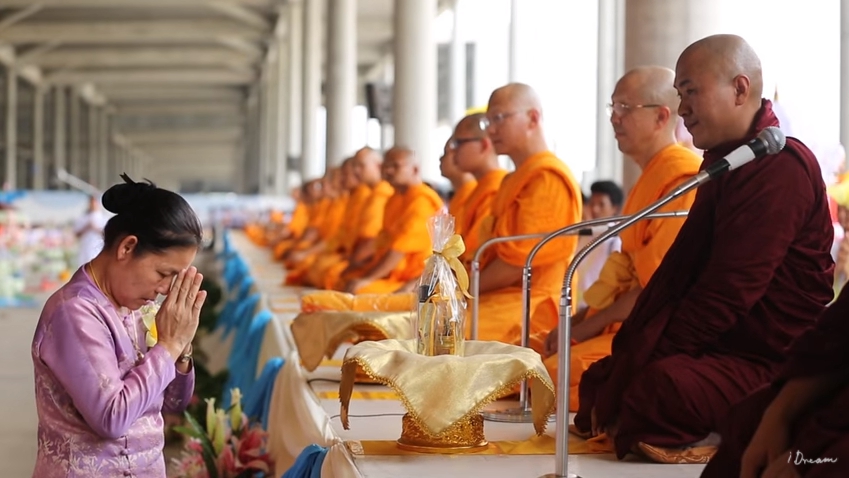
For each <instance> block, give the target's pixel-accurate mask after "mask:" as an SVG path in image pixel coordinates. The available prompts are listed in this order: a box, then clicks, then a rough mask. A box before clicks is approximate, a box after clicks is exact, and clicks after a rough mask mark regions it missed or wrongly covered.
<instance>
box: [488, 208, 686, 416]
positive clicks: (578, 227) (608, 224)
mask: <svg viewBox="0 0 849 478" xmlns="http://www.w3.org/2000/svg"><path fill="white" fill-rule="evenodd" d="M680 217H687V211H672V212H658V213H654V214H648V215H646V216H644V217H641V218H640V219H639V220H648V219H669V218H680ZM630 218H631V216H614V217H608V218H604V219H595V220H590V221H585V222H580V223H577V224H574V225H572V226H567V227H564V228H562V229H559V230H557V231H554V232H552V233H551V234H548V235H547V236H545V237H544V238H543V239H542V240H540V241H539V243H537V245H536V246H534V248H533V249H531V252H530V254H528V257H527V259H526V260H525V268H524V270H523V271H522V272H523V273H522V305H523V307H522V347H525V348H527V347H528V346H529V344H528V342H529V340H530V334H531V268H532V266H531V263H532V262H533V260H534V258H535V257H536V255H537V253H538V252H539V251H540V249H542V247H543V246H544V245H546V244H548V243H549V242H551V241H552V240H553V239H556V238H558V237H560V236H568V235H574V234H575V233H576V232H577V235H580V236H585V235H587V236H589V235H595V234H596V233H597V232H602V233H603V232H605V231H606V230H609V229H610V228H613V227H616V226H617V225H618V224H619V223H621V222H622V221H625V220H628V219H630ZM590 223H592V224H590ZM599 223H601V225H602V226H604V227H605V229H602V231H596V230H595V228H594V227H593V226H597V225H599ZM609 238H610V237H608V239H609ZM599 244H601V243H599ZM529 396H530V388H529V387H528V381H527V380H523V381H522V385H521V388H520V389H519V406H518V407H516V408H507V409H503V410H492V411H487V412H483V413H481V415H482V416H483V418H484V420H490V421H494V422H509V423H531V422H532V421H533V415H532V414H531V404H530V401H529V400H528V397H529Z"/></svg>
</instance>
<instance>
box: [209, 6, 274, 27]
mask: <svg viewBox="0 0 849 478" xmlns="http://www.w3.org/2000/svg"><path fill="white" fill-rule="evenodd" d="M209 8H210V9H212V10H214V11H216V12H218V13H221V14H224V15H226V16H228V17H230V18H232V19H233V20H237V21H239V22H242V23H244V24H245V25H248V26H250V27H253V28H258V29H260V30H262V31H267V30H268V29H269V28H271V23H269V21H268V20H267V19H266V18H265V17H263V16H262V15H260V14H259V13H256V12H254V11H252V10H249V9H248V8H245V7H243V6H241V5H237V4H235V3H233V2H229V1H222V0H215V1H212V2H210V3H209Z"/></svg>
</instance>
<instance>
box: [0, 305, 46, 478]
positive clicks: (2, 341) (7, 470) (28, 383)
mask: <svg viewBox="0 0 849 478" xmlns="http://www.w3.org/2000/svg"><path fill="white" fill-rule="evenodd" d="M40 312H41V309H40V308H39V309H0V364H2V366H0V476H2V477H3V478H28V477H30V476H32V468H33V465H34V464H35V455H36V449H37V441H36V430H37V426H38V418H37V416H36V413H35V397H34V392H33V389H34V386H33V377H32V359H31V358H30V344H31V343H32V333H33V331H34V330H35V326H36V324H37V323H38V316H39V313H40Z"/></svg>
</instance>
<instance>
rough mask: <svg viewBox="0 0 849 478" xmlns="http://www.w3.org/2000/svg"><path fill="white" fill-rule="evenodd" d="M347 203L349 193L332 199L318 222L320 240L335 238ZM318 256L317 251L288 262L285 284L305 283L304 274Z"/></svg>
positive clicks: (303, 245)
mask: <svg viewBox="0 0 849 478" xmlns="http://www.w3.org/2000/svg"><path fill="white" fill-rule="evenodd" d="M347 204H348V195H347V194H343V195H340V196H339V197H336V198H333V199H332V200H331V201H330V204H329V205H328V207H327V213H326V214H325V216H324V217H323V218H322V219H321V221H320V223H319V224H318V237H319V240H320V241H324V242H325V243H327V242H329V241H330V240H332V239H333V236H334V234H335V233H336V231H338V230H339V228H340V227H341V225H342V219H344V217H345V207H346V206H347ZM310 246H311V244H298V245H296V246H295V249H296V250H298V249H305V248H307V247H310ZM317 257H318V253H315V254H310V255H308V256H307V257H306V258H305V259H304V260H302V261H300V262H299V263H297V264H295V263H291V262H289V263H286V264H285V266H286V269H287V270H288V271H289V273H288V274H287V275H286V282H285V284H286V285H303V278H304V275H305V274H306V271H307V270H309V268H310V267H312V265H313V263H314V262H315V260H316V258H317Z"/></svg>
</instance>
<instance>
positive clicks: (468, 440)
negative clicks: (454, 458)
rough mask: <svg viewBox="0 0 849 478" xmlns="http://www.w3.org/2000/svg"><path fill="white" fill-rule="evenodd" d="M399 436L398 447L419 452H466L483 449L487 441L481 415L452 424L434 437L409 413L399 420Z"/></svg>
mask: <svg viewBox="0 0 849 478" xmlns="http://www.w3.org/2000/svg"><path fill="white" fill-rule="evenodd" d="M401 426H402V428H401V438H399V439H398V448H401V449H402V450H409V451H415V452H419V453H437V454H451V453H468V452H470V451H476V450H483V449H485V448H487V446H488V445H489V443H488V442H487V441H486V438H485V437H484V435H483V417H482V416H481V415H472V416H471V418H469V419H468V420H465V421H462V422H458V423H456V424H454V425H453V426H452V427H451V428H450V429H449V430H447V432H446V433H445V434H443V436H441V437H438V438H437V437H434V436H432V435H429V434H428V433H427V432H425V431H424V430H423V429H422V428H421V427H419V426H418V425H417V424H416V422H415V420H413V418H412V417H411V416H410V414H409V413H408V414H405V415H404V418H403V419H402V420H401Z"/></svg>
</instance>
